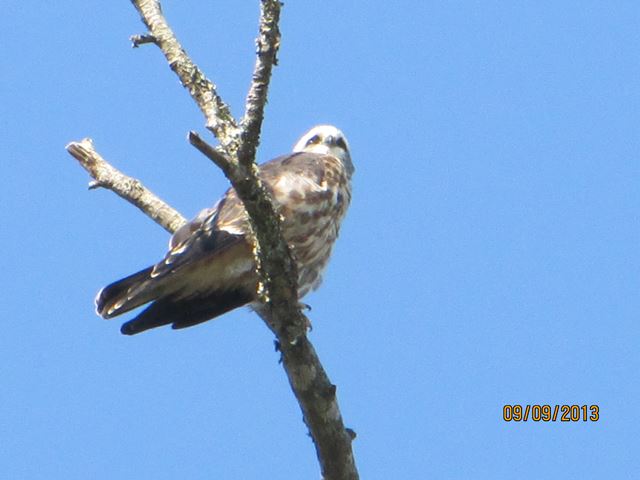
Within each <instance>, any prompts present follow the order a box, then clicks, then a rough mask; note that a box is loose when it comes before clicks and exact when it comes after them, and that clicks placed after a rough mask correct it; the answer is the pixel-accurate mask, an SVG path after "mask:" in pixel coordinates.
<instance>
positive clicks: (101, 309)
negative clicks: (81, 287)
mask: <svg viewBox="0 0 640 480" xmlns="http://www.w3.org/2000/svg"><path fill="white" fill-rule="evenodd" d="M152 270H153V267H148V268H145V269H144V270H140V271H139V272H137V273H134V274H133V275H129V276H128V277H125V278H123V279H121V280H118V281H116V282H113V283H112V284H110V285H107V286H106V287H104V288H103V289H102V290H100V291H99V292H98V295H96V312H97V313H98V315H100V316H101V317H102V318H112V317H116V316H118V315H120V314H122V313H125V312H128V311H129V310H133V309H134V308H136V307H139V306H140V305H143V304H145V303H147V302H150V301H151V300H153V299H155V298H157V296H159V292H158V289H154V288H149V286H150V284H151V283H152V282H148V280H149V279H150V274H151V271H152ZM143 286H144V287H145V288H141V287H143Z"/></svg>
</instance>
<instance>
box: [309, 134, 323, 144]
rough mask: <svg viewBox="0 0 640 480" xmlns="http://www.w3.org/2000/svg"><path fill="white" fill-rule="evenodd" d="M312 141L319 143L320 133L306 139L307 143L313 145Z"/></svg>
mask: <svg viewBox="0 0 640 480" xmlns="http://www.w3.org/2000/svg"><path fill="white" fill-rule="evenodd" d="M314 143H320V135H314V136H313V137H311V138H310V139H309V140H307V145H313V144H314Z"/></svg>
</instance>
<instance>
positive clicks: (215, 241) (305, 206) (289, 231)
mask: <svg viewBox="0 0 640 480" xmlns="http://www.w3.org/2000/svg"><path fill="white" fill-rule="evenodd" d="M353 171H354V168H353V164H352V163H351V156H350V154H349V147H348V144H347V140H346V138H345V136H344V135H343V133H342V132H341V131H340V130H338V129H337V128H335V127H332V126H328V125H321V126H317V127H314V128H312V129H311V130H310V131H309V132H307V133H306V134H305V135H304V136H302V138H301V139H300V140H299V141H298V143H296V145H295V146H294V148H293V153H291V154H288V155H284V156H281V157H278V158H275V159H273V160H271V161H269V162H267V163H264V164H262V165H260V167H259V172H260V173H259V175H260V178H261V179H262V181H263V182H264V184H265V186H266V187H267V188H268V189H269V190H270V192H271V195H272V197H273V200H274V203H275V204H276V208H277V210H278V211H279V213H280V214H281V215H282V217H283V219H284V220H283V230H282V232H283V235H284V238H285V240H286V241H287V243H288V244H289V245H290V247H291V249H292V253H293V257H294V258H295V261H296V263H297V267H298V289H299V295H300V298H302V297H303V296H304V295H305V294H307V293H308V292H309V291H310V290H314V289H315V288H317V287H318V286H319V284H320V282H321V274H322V271H323V270H324V268H325V267H326V265H327V262H328V261H329V256H330V254H331V248H332V247H333V244H334V242H335V240H336V238H337V237H338V231H339V230H340V224H341V222H342V219H343V218H344V216H345V213H346V211H347V207H348V206H349V202H350V201H351V175H352V174H353ZM248 225H249V224H248V217H247V213H246V211H245V209H244V206H243V205H242V202H241V201H240V200H239V199H238V196H237V194H236V192H235V190H234V189H233V188H230V189H229V190H227V192H226V193H225V195H224V196H223V197H222V198H221V199H220V200H219V201H218V203H217V204H216V205H215V206H214V207H213V208H209V209H205V210H203V211H201V212H200V213H199V214H198V216H197V217H196V218H195V219H194V220H192V221H191V222H190V223H187V224H186V225H184V226H183V227H181V228H180V229H178V230H177V231H176V232H175V234H174V235H173V236H172V237H171V240H170V242H169V251H168V252H167V254H166V255H165V257H164V259H163V260H162V261H160V262H159V263H157V264H155V265H153V266H151V267H148V268H145V269H144V270H141V271H139V272H138V273H134V274H133V275H130V276H128V277H126V278H123V279H121V280H118V281H117V282H114V283H112V284H111V285H108V286H106V287H105V288H103V289H102V290H101V291H100V292H98V295H97V297H96V311H97V313H98V315H100V316H102V317H103V318H112V317H116V316H118V315H121V314H123V313H126V312H128V311H130V310H133V309H134V308H136V307H139V306H141V305H144V304H147V303H150V305H148V306H147V308H146V309H145V310H143V311H142V312H141V313H140V314H138V316H136V317H135V318H134V319H133V320H130V321H128V322H126V323H125V324H124V325H122V328H121V331H122V333H124V334H126V335H134V334H136V333H140V332H143V331H145V330H148V329H150V328H155V327H159V326H161V325H168V324H171V325H172V327H173V328H185V327H190V326H192V325H196V324H198V323H202V322H205V321H207V320H210V319H212V318H215V317H217V316H219V315H222V314H223V313H226V312H228V311H230V310H233V309H234V308H238V307H240V306H242V305H247V304H249V305H251V304H254V305H257V304H256V303H254V302H257V293H256V292H257V283H258V278H257V274H256V272H255V264H254V259H253V253H252V246H251V243H250V240H249V237H248V231H249V226H248Z"/></svg>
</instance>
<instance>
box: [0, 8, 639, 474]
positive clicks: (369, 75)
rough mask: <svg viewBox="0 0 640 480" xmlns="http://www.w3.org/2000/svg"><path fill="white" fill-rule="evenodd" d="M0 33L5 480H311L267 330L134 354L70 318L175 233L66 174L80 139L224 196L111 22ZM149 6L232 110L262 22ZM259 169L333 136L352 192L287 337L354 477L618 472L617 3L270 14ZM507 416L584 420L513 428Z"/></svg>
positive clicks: (626, 16)
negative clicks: (317, 389)
mask: <svg viewBox="0 0 640 480" xmlns="http://www.w3.org/2000/svg"><path fill="white" fill-rule="evenodd" d="M6 3H7V4H6V5H4V7H3V14H2V15H1V16H0V42H1V43H2V45H3V46H4V49H3V53H4V58H3V74H2V75H1V76H0V99H1V101H2V105H3V112H4V113H3V114H0V130H1V131H2V143H1V145H2V146H1V147H0V158H1V159H2V163H1V164H0V165H1V167H2V178H3V180H4V181H3V188H2V193H1V194H0V199H1V201H0V213H1V215H2V220H3V228H2V229H0V245H1V246H2V250H3V252H4V255H3V257H4V258H3V262H2V263H3V268H2V273H1V274H0V287H1V289H0V291H1V292H2V294H1V301H0V315H1V316H2V320H3V322H4V325H5V328H4V329H3V333H2V335H0V379H1V383H2V389H1V390H0V405H2V408H0V432H1V433H0V443H1V444H2V448H0V475H1V476H2V477H3V478H21V479H36V478H61V479H62V478H64V479H72V478H95V479H107V478H108V479H111V478H156V479H174V478H192V479H200V478H212V477H214V478H245V479H253V478H256V479H257V478H264V477H265V474H267V476H268V477H269V478H287V479H288V478H317V475H318V467H317V463H316V460H315V453H314V450H313V446H312V443H311V441H310V439H309V438H308V437H307V436H306V430H305V427H304V426H303V424H302V421H301V414H300V412H299V410H298V406H297V404H296V403H295V401H294V399H293V395H292V393H291V392H290V390H289V387H288V385H287V383H286V378H285V375H284V373H283V371H282V369H281V367H280V365H278V361H277V360H278V356H277V355H276V354H275V353H274V351H273V343H272V336H271V334H270V332H269V331H268V330H267V329H266V327H264V325H263V324H261V322H260V320H258V319H257V317H255V316H254V315H253V314H251V313H250V312H248V311H246V310H239V311H236V312H233V313H231V314H229V315H226V316H224V317H223V318H220V319H218V320H216V321H215V322H210V323H207V324H204V325H201V326H199V327H196V328H192V329H188V330H184V331H180V332H175V331H171V330H170V329H161V330H156V331H153V332H149V333H147V334H144V335H140V336H136V337H133V338H128V337H124V336H122V335H120V333H119V325H120V321H119V320H118V319H116V320H112V321H109V322H107V321H104V320H101V319H99V318H97V317H96V316H95V314H94V312H93V303H92V302H93V297H94V295H95V293H96V291H97V290H98V289H99V288H100V287H102V286H103V285H105V284H106V283H108V282H110V281H113V280H115V279H117V278H120V277H121V276H123V275H126V274H128V273H131V272H133V271H136V270H137V269H140V268H142V267H145V266H147V265H148V264H150V263H152V262H155V261H156V260H157V259H159V258H160V257H161V256H162V255H163V253H164V251H165V247H166V241H167V239H168V236H167V234H166V232H164V231H163V230H162V229H161V228H160V227H158V226H157V225H155V224H154V223H153V222H151V221H150V220H148V219H147V218H146V217H144V216H143V215H141V214H140V213H139V212H138V211H137V210H136V209H134V208H133V207H131V206H130V205H128V204H126V203H125V202H123V201H122V200H120V199H119V198H117V197H116V196H115V195H114V194H112V193H111V192H108V191H88V190H87V189H86V186H87V182H88V177H87V175H86V173H85V172H84V171H83V170H82V169H81V168H80V167H79V166H78V165H77V164H76V163H75V161H74V160H73V159H72V158H71V157H69V156H68V155H67V153H66V152H65V151H64V145H65V144H66V143H68V142H69V141H72V140H78V139H80V138H82V137H85V136H89V137H92V138H93V139H94V141H95V144H96V146H97V148H98V150H99V151H100V152H101V153H102V154H103V155H104V156H105V157H106V158H107V159H108V160H109V161H111V162H112V163H113V164H114V165H115V166H117V167H118V168H120V169H121V170H123V171H124V172H125V173H128V174H130V175H132V176H135V177H138V178H140V179H141V180H142V181H143V182H144V183H145V184H146V185H147V186H148V187H149V188H151V189H152V190H153V191H154V192H156V193H157V194H158V195H160V196H161V197H162V198H164V199H165V200H166V201H167V202H169V203H170V204H172V205H173V206H174V207H176V208H177V209H178V210H180V211H181V212H182V213H183V214H184V215H185V216H189V217H191V216H193V215H195V213H196V212H197V211H198V210H199V209H201V208H204V207H206V206H210V205H211V204H212V203H213V202H214V201H215V199H216V198H217V197H218V196H219V195H220V194H221V193H222V192H223V191H224V190H225V188H226V182H225V179H224V178H223V176H222V174H221V173H220V172H219V171H217V170H216V168H214V167H213V166H212V165H211V164H210V162H209V161H208V160H206V159H205V158H203V157H202V156H201V155H200V154H199V153H198V152H197V151H195V150H194V149H193V148H192V147H190V146H189V145H188V143H187V142H186V140H185V138H186V133H187V132H188V131H189V130H192V129H195V130H198V131H200V132H203V133H206V132H205V130H204V128H203V120H202V118H201V116H200V114H199V112H198V110H197V109H196V107H195V106H194V104H193V103H192V102H191V100H190V99H189V98H188V96H187V94H186V92H184V91H183V90H182V88H181V87H180V85H179V84H178V81H177V79H176V78H175V77H174V76H173V74H172V72H171V71H170V70H169V68H168V66H167V65H166V63H165V61H164V59H163V58H162V57H161V55H160V53H159V51H157V50H156V49H155V48H154V47H152V46H145V47H143V48H140V49H138V50H132V49H131V48H130V46H129V41H128V37H129V36H130V35H131V34H135V33H141V32H143V28H142V24H141V23H140V22H139V19H138V17H137V14H136V12H135V11H134V9H133V8H132V7H131V6H130V5H129V3H128V2H95V1H94V2H91V1H89V2H80V1H76V0H71V1H68V2H44V3H43V2H33V1H25V2H17V1H9V2H6ZM184 3H185V2H168V1H167V2H164V3H163V5H164V11H165V14H166V15H167V17H168V19H169V21H170V22H171V24H172V26H173V27H174V29H175V31H176V33H177V34H178V36H179V38H180V39H181V41H182V42H183V44H184V46H185V48H186V49H187V51H188V52H189V53H190V54H191V55H192V56H193V58H194V60H195V61H196V62H198V63H199V65H200V66H201V67H202V68H203V69H204V70H205V71H206V72H207V73H208V74H209V76H210V77H211V78H212V79H213V80H214V81H215V82H216V83H217V85H218V86H219V91H220V93H221V94H222V95H223V97H224V98H225V99H226V100H227V101H228V102H229V103H230V104H231V105H232V108H233V111H234V113H235V114H236V115H238V114H240V113H241V111H242V106H243V101H244V95H245V93H246V89H247V87H248V84H249V78H250V73H251V69H252V65H253V61H254V58H253V50H254V48H253V41H254V36H255V31H256V25H257V12H258V8H257V2H255V1H245V2H232V1H218V2H195V1H194V2H189V3H188V5H187V6H185V4H184ZM285 3H286V5H285V7H284V10H283V19H282V33H283V38H282V48H281V52H280V65H279V67H278V68H277V69H276V70H275V72H274V78H273V83H272V89H271V96H270V102H269V105H268V108H267V114H266V119H265V125H264V129H263V137H262V139H263V141H262V145H261V147H260V151H259V160H260V161H264V160H268V159H270V158H272V157H274V156H276V155H278V154H281V153H284V152H287V151H289V150H290V148H291V146H292V145H293V143H294V142H295V141H296V139H297V138H298V136H299V135H301V134H302V133H303V132H304V131H306V130H307V129H308V128H309V127H311V126H313V125H315V124H319V123H333V124H335V125H337V126H339V127H340V128H341V129H342V130H343V131H344V132H345V133H346V134H347V136H348V138H349V141H350V143H351V148H352V156H353V159H354V163H355V165H356V175H355V177H354V198H353V204H352V206H351V209H350V211H349V214H348V217H347V220H346V222H345V224H344V226H343V229H342V233H341V238H340V239H339V241H338V244H337V247H336V249H335V253H334V257H333V259H332V263H331V265H330V267H329V269H328V271H327V273H326V276H325V282H324V284H323V286H322V288H321V289H320V290H319V291H318V292H316V293H314V294H312V295H310V296H308V297H307V299H306V301H307V302H308V303H310V304H311V305H312V306H313V311H312V312H311V319H312V321H313V324H314V327H315V328H314V330H313V332H312V333H311V335H310V338H311V340H312V342H313V343H314V345H315V346H316V349H317V350H318V352H319V354H320V356H321V359H322V361H323V362H324V364H325V367H326V368H327V370H328V372H329V375H330V377H331V379H332V380H333V382H334V383H336V385H337V386H338V395H339V400H340V405H341V408H342V412H343V416H344V419H345V423H346V425H347V426H349V427H351V428H353V429H354V430H355V431H356V432H357V433H358V438H357V440H356V441H355V443H354V451H355V455H356V459H357V463H358V467H359V470H360V473H361V476H362V478H368V479H389V478H443V479H445V478H446V479H468V478H473V479H484V478H487V479H489V478H490V479H496V478H498V479H503V478H504V479H513V478H523V479H529V478H531V479H542V478H544V479H547V478H548V479H556V478H562V479H573V478H576V479H587V478H634V475H637V473H636V472H637V471H638V470H639V469H640V464H639V463H640V462H639V461H638V455H637V452H638V451H639V448H640V444H639V440H638V438H640V435H639V433H640V432H639V428H638V426H639V425H640V414H639V410H638V405H639V402H640V386H639V382H638V371H639V368H640V354H639V351H640V322H639V321H638V311H639V308H640V301H639V300H638V290H639V289H638V287H639V274H640V255H639V254H638V245H639V243H640V229H639V223H638V212H639V211H640V187H639V185H640V184H639V180H640V163H639V162H638V152H639V151H640V141H639V140H640V135H639V133H640V131H639V130H640V128H639V126H640V113H639V112H640V34H639V33H638V25H639V24H640V23H639V21H640V6H639V5H638V3H637V2H632V1H627V2H625V1H619V2H593V1H580V2H577V1H563V2H551V1H543V2H520V1H514V2H496V1H486V2H422V1H408V2H400V3H398V4H393V5H390V4H389V5H388V2H387V3H384V4H383V3H380V5H375V4H372V3H371V2H338V1H325V2H322V3H321V4H320V3H318V4H314V5H311V4H309V3H308V2H285ZM505 404H550V405H555V404H577V405H585V404H586V405H592V404H596V405H598V406H599V407H600V416H601V418H600V421H598V422H597V423H592V422H588V423H583V422H579V423H560V422H557V423H534V422H532V421H529V422H527V423H506V422H504V421H503V420H502V408H503V405H505Z"/></svg>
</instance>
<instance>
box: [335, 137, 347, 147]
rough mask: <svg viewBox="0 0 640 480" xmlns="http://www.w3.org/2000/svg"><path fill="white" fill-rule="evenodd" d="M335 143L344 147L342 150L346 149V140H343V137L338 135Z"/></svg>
mask: <svg viewBox="0 0 640 480" xmlns="http://www.w3.org/2000/svg"><path fill="white" fill-rule="evenodd" d="M336 145H337V146H339V147H340V148H342V149H344V150H348V148H347V142H345V141H344V138H342V137H338V139H337V140H336Z"/></svg>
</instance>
